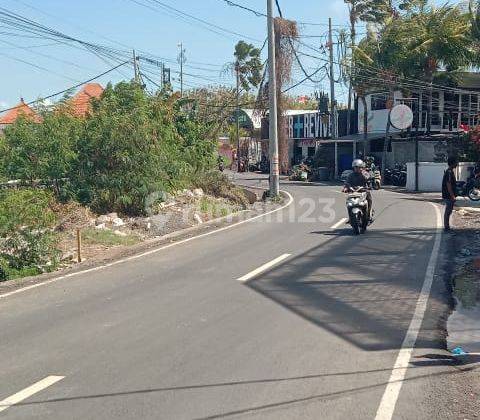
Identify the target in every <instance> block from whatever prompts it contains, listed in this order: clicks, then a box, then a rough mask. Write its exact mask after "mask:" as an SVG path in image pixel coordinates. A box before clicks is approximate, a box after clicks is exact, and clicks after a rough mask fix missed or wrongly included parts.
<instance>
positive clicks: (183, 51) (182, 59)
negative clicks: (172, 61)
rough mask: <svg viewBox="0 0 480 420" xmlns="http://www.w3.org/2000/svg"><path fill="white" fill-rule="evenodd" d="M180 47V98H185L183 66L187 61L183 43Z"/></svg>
mask: <svg viewBox="0 0 480 420" xmlns="http://www.w3.org/2000/svg"><path fill="white" fill-rule="evenodd" d="M178 46H179V47H180V54H178V62H179V63H180V96H181V97H182V98H183V65H184V64H185V62H186V61H187V60H186V58H185V49H184V48H183V42H181V43H180V44H178Z"/></svg>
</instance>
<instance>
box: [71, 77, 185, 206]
mask: <svg viewBox="0 0 480 420" xmlns="http://www.w3.org/2000/svg"><path fill="white" fill-rule="evenodd" d="M179 143H180V142H179V141H178V138H177V136H176V133H175V127H174V125H173V121H172V119H171V117H169V115H168V108H167V106H166V105H164V104H163V103H162V102H160V100H155V101H154V100H152V99H150V98H148V97H147V95H146V94H145V92H143V90H142V89H141V87H140V86H139V85H138V84H135V83H119V84H118V85H116V86H115V87H111V86H108V87H107V89H106V90H105V91H104V93H103V96H102V98H101V99H100V100H99V101H97V102H96V103H94V106H93V112H92V114H91V115H90V117H89V118H88V120H87V121H86V130H85V135H84V137H83V138H82V140H81V141H80V142H79V147H78V155H79V160H78V162H79V163H78V169H77V171H76V172H75V173H74V174H73V177H74V186H75V189H76V192H77V196H78V199H79V200H80V201H81V202H83V203H85V204H89V205H91V207H92V208H93V209H94V210H95V211H97V212H107V211H117V212H120V213H124V214H133V215H138V214H144V213H145V201H146V199H147V197H148V196H149V195H150V194H152V193H154V192H156V191H163V190H169V189H170V185H169V180H170V179H171V178H175V177H180V176H181V172H182V168H181V165H179V164H177V162H178V160H179V159H178V156H179V155H180V153H179V150H178V149H179V146H178V144H179Z"/></svg>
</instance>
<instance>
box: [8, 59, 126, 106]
mask: <svg viewBox="0 0 480 420" xmlns="http://www.w3.org/2000/svg"><path fill="white" fill-rule="evenodd" d="M129 63H130V61H125V62H124V63H121V64H119V65H117V66H115V67H112V68H111V69H108V70H106V71H104V72H103V73H100V74H98V75H97V76H94V77H91V78H90V79H88V80H84V81H83V82H80V83H77V84H76V85H73V86H70V87H69V88H67V89H63V90H61V91H59V92H55V93H52V94H50V95H47V96H44V97H43V98H41V99H36V100H34V101H30V102H27V103H26V105H32V104H36V103H38V102H43V101H44V100H46V99H50V98H53V97H54V96H58V95H61V94H62V93H66V92H68V91H70V90H72V89H76V88H78V87H80V86H83V85H85V84H87V83H90V82H92V81H94V80H96V79H99V78H100V77H102V76H105V75H107V74H108V73H111V72H112V71H114V70H116V69H118V68H119V67H122V66H124V65H125V64H129ZM17 108H19V107H18V106H14V107H11V108H6V109H2V110H0V113H2V112H6V111H10V110H12V109H17Z"/></svg>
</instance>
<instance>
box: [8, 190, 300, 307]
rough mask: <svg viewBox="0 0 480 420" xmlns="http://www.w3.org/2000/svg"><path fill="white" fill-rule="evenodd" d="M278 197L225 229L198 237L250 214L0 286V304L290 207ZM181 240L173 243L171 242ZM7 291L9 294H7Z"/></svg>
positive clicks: (232, 215) (183, 231) (235, 216)
mask: <svg viewBox="0 0 480 420" xmlns="http://www.w3.org/2000/svg"><path fill="white" fill-rule="evenodd" d="M281 194H282V195H283V197H284V198H286V199H288V202H287V203H286V204H283V205H280V206H279V207H277V208H275V209H273V210H270V211H266V212H262V213H261V214H258V215H251V216H250V217H248V218H246V219H244V220H238V221H235V222H232V223H230V224H226V225H225V226H222V227H219V228H218V229H213V230H209V231H207V232H203V233H199V232H198V231H200V230H202V229H205V228H208V227H211V225H215V224H219V223H224V222H227V221H228V219H234V218H238V217H239V216H241V215H242V214H243V213H246V212H251V211H253V210H250V209H249V210H241V211H239V212H236V213H232V214H230V215H227V216H224V217H220V218H217V219H212V220H209V221H208V222H205V223H202V224H200V225H196V226H192V227H189V228H186V229H182V230H179V231H176V232H172V233H170V234H167V235H164V236H162V237H160V238H158V239H152V240H151V241H145V242H142V243H140V244H137V245H134V246H132V247H128V248H125V252H124V253H123V254H122V255H119V256H117V257H116V258H113V259H111V260H110V261H109V260H108V259H106V260H104V261H95V262H92V261H90V262H89V261H85V263H79V264H77V265H76V266H74V267H72V268H70V269H69V268H67V269H65V270H62V271H53V272H51V273H44V274H40V275H38V276H31V277H23V278H22V279H18V280H9V281H7V282H2V283H0V290H1V289H6V290H5V292H2V291H0V300H1V299H3V298H6V297H8V296H11V295H15V294H18V293H21V292H24V291H27V290H30V289H34V288H37V287H40V286H44V285H47V284H50V283H54V282H56V281H59V280H63V279H66V278H69V277H74V276H78V275H81V274H85V273H90V272H93V271H99V270H103V269H105V268H108V267H111V266H115V265H118V264H122V263H124V262H128V261H131V260H135V259H138V258H141V257H144V256H148V255H151V254H155V253H157V252H160V251H162V250H164V249H167V248H171V247H173V246H176V245H181V244H183V243H186V242H191V241H193V240H195V239H199V238H203V237H206V236H210V235H213V234H215V233H218V232H222V231H224V230H228V229H232V228H234V227H236V226H240V225H242V224H244V223H248V222H251V221H253V220H256V219H259V218H261V217H263V216H266V215H268V214H271V213H275V212H277V211H280V210H283V209H284V208H286V207H288V206H290V205H291V204H292V203H293V197H292V196H291V195H290V194H289V193H288V192H286V191H281ZM194 232H195V233H198V234H197V235H190V234H191V233H194ZM179 237H182V239H179V240H177V241H175V240H174V239H176V238H179ZM9 288H10V290H9Z"/></svg>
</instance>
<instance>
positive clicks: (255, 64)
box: [227, 41, 263, 171]
mask: <svg viewBox="0 0 480 420" xmlns="http://www.w3.org/2000/svg"><path fill="white" fill-rule="evenodd" d="M260 53H261V51H260V49H259V48H256V47H255V46H254V45H253V44H248V43H246V42H245V41H239V42H238V43H237V45H235V52H234V54H233V55H234V57H235V61H234V62H233V63H230V64H228V65H227V70H230V71H233V72H234V73H235V77H236V79H237V80H236V81H237V87H236V104H237V106H236V108H237V109H236V112H235V119H236V140H237V157H238V158H237V169H238V170H239V171H240V154H239V152H240V123H239V118H240V109H239V107H240V105H239V104H240V95H241V92H242V90H243V91H244V92H249V91H250V89H251V88H252V87H254V88H256V87H258V86H259V85H260V83H261V81H262V70H263V64H262V61H261V59H260Z"/></svg>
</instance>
